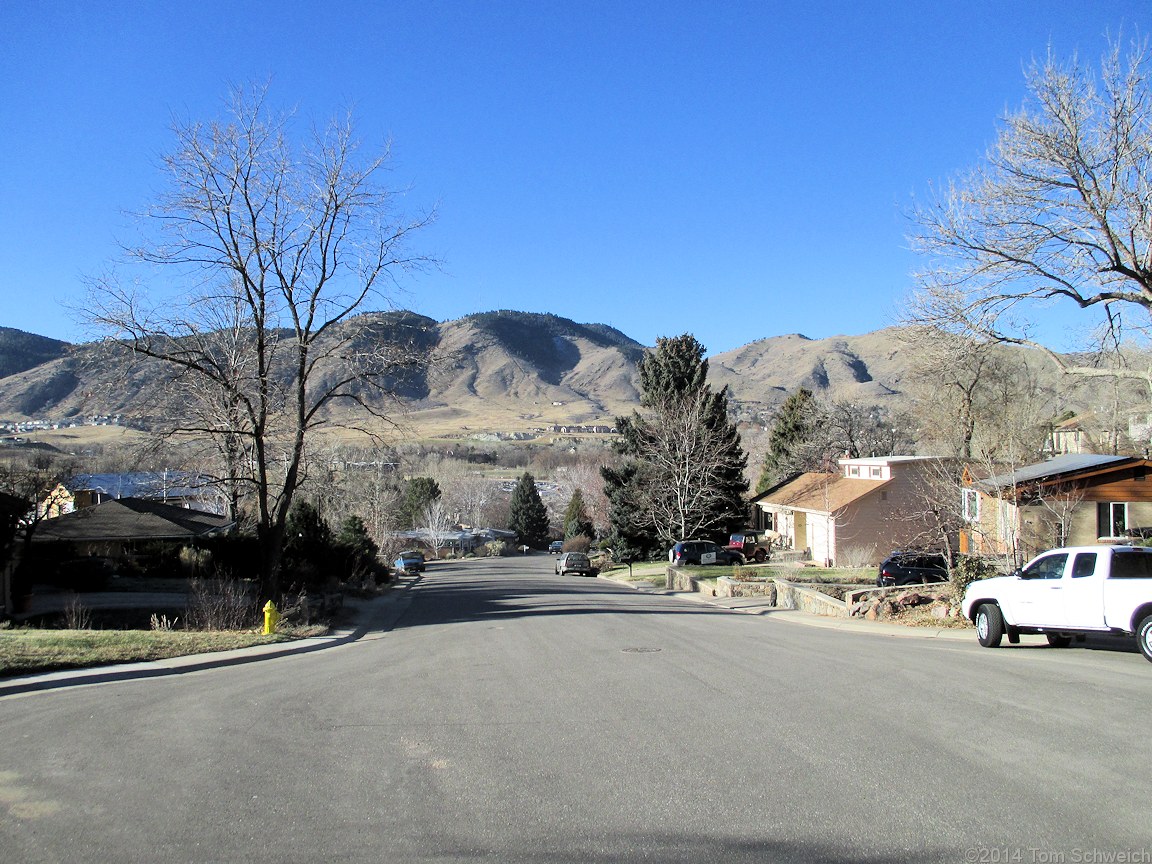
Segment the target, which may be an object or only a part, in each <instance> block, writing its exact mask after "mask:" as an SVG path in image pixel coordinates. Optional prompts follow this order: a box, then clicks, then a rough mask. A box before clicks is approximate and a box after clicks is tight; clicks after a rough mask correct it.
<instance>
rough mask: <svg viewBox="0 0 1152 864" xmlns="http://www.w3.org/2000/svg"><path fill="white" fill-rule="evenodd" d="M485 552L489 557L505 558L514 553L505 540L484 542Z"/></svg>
mask: <svg viewBox="0 0 1152 864" xmlns="http://www.w3.org/2000/svg"><path fill="white" fill-rule="evenodd" d="M484 552H485V554H487V556H488V557H489V558H505V557H507V556H509V555H511V554H512V552H513V549H512V547H511V546H510V545H509V544H508V543H505V542H504V541H503V540H489V541H488V542H487V543H485V544H484Z"/></svg>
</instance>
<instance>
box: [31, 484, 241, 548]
mask: <svg viewBox="0 0 1152 864" xmlns="http://www.w3.org/2000/svg"><path fill="white" fill-rule="evenodd" d="M234 524H235V523H234V522H233V521H232V520H231V519H229V518H228V517H226V516H217V515H215V514H213V513H205V512H203V511H201V510H191V509H188V508H187V507H177V506H175V505H172V504H165V503H163V502H161V501H150V500H148V499H145V498H119V499H113V500H110V501H104V502H102V503H100V504H96V505H94V506H92V507H85V508H84V509H82V510H76V511H74V512H72V513H65V514H64V515H63V516H56V517H54V518H52V519H45V520H43V521H42V522H40V524H39V525H37V527H36V531H35V533H34V534H33V535H32V542H33V543H48V542H53V541H55V542H68V543H72V544H74V546H75V548H76V552H77V554H78V555H88V554H109V550H115V549H122V548H123V547H124V545H125V544H127V543H135V542H144V541H150V540H193V539H195V538H197V537H208V536H212V535H215V534H224V533H227V532H228V531H230V530H231V529H232V527H233V526H234Z"/></svg>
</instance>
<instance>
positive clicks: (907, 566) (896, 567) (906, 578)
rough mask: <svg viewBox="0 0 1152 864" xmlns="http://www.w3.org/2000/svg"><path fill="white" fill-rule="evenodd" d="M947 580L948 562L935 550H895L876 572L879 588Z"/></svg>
mask: <svg viewBox="0 0 1152 864" xmlns="http://www.w3.org/2000/svg"><path fill="white" fill-rule="evenodd" d="M947 581H948V563H947V562H946V561H945V560H944V556H943V555H938V554H936V553H934V552H893V553H892V554H891V555H889V556H888V557H887V558H886V559H884V563H883V564H881V565H880V572H879V573H877V574H876V586H877V587H878V588H887V587H889V586H891V585H922V584H924V583H925V582H947Z"/></svg>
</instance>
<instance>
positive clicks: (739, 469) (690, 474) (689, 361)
mask: <svg viewBox="0 0 1152 864" xmlns="http://www.w3.org/2000/svg"><path fill="white" fill-rule="evenodd" d="M639 377H640V386H641V390H642V394H641V399H640V402H641V406H642V407H643V408H645V409H646V410H645V412H644V413H643V414H641V413H639V412H633V414H632V416H631V417H621V418H617V428H618V429H619V430H620V438H619V440H618V443H617V447H618V449H619V451H620V452H621V454H622V455H623V456H624V457H625V459H624V463H623V465H622V466H620V467H617V468H605V469H603V470H602V472H601V473H602V476H603V477H604V481H605V493H606V495H607V496H608V500H609V504H610V507H609V520H610V523H611V525H612V541H613V543H614V544H615V546H614V548H616V549H617V554H619V549H620V548H628V549H630V550H634V551H635V550H640V549H645V550H648V551H654V547H656V546H658V545H659V544H660V543H663V544H671V543H674V542H676V541H677V540H682V539H688V538H690V537H716V538H720V537H721V536H722V535H726V534H727V533H728V532H730V531H732V530H734V529H738V528H741V527H743V525H744V523H745V520H746V518H747V505H746V503H745V500H744V495H745V493H747V491H748V482H747V481H746V480H745V479H744V469H745V467H746V466H747V464H748V463H747V457H746V456H745V454H744V449H743V447H742V445H741V442H740V434H739V432H738V431H737V430H736V426H735V424H734V423H732V422H731V420H730V419H729V417H728V388H727V387H724V388H722V389H721V390H720V391H718V392H713V391H712V388H711V387H710V386H709V385H708V383H707V377H708V361H707V360H705V359H704V346H703V345H701V344H700V343H699V342H698V341H696V339H695V337H693V336H692V335H691V334H684V335H683V336H677V337H675V338H662V339H659V340H657V344H656V349H655V350H654V351H652V352H649V353H648V354H646V355H645V356H644V358H643V359H642V360H641V362H640V367H639Z"/></svg>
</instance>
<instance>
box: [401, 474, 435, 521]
mask: <svg viewBox="0 0 1152 864" xmlns="http://www.w3.org/2000/svg"><path fill="white" fill-rule="evenodd" d="M439 497H440V484H439V483H437V482H436V481H435V480H433V479H432V478H431V477H413V478H412V479H411V480H409V481H408V485H407V486H405V488H404V499H403V500H402V501H401V502H400V513H399V519H398V520H397V524H399V525H406V526H408V527H409V528H418V527H421V526H420V525H419V524H418V523H419V522H420V521H421V520H422V519H423V518H424V511H425V510H427V509H428V505H429V504H431V503H432V502H433V501H435V500H437V499H438V498H439Z"/></svg>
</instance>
